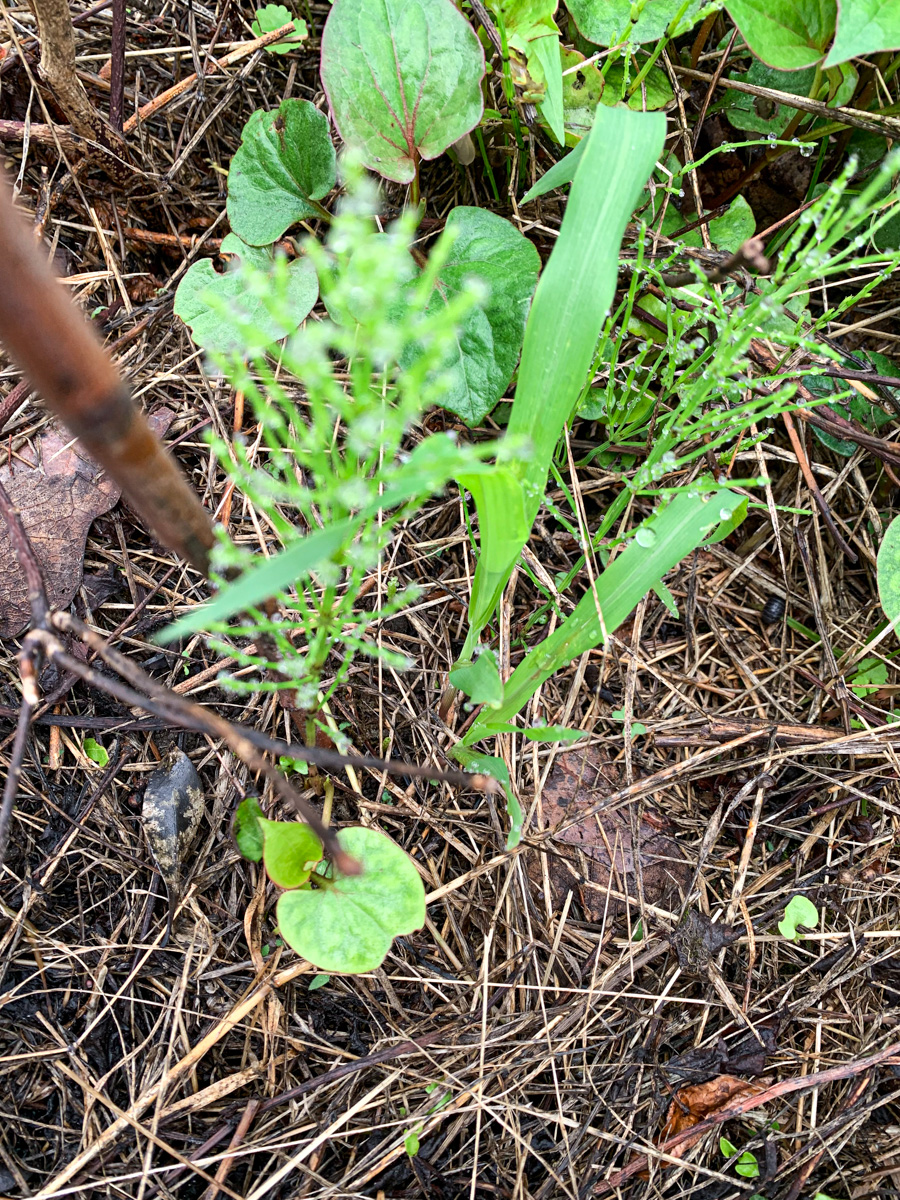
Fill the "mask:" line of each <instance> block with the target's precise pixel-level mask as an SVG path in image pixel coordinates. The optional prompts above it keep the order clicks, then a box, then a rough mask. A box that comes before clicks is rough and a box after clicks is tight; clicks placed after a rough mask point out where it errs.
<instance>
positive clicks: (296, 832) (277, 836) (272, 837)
mask: <svg viewBox="0 0 900 1200" xmlns="http://www.w3.org/2000/svg"><path fill="white" fill-rule="evenodd" d="M261 824H262V829H263V836H264V841H265V844H264V847H263V862H264V863H265V866H266V874H267V875H268V876H269V878H270V879H271V880H272V882H273V883H277V884H278V886H279V887H283V888H295V887H300V885H301V884H302V883H306V881H307V879H309V876H310V873H311V872H312V870H313V868H314V867H315V865H316V863H318V862H319V861H320V860H321V858H322V843H321V842H320V841H319V839H318V837H317V836H316V835H315V834H314V833H313V831H312V830H311V829H310V827H309V826H308V825H303V824H301V823H300V822H299V821H267V820H266V819H265V817H263V819H262V821H261Z"/></svg>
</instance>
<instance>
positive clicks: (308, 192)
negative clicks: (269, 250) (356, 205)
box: [226, 100, 336, 246]
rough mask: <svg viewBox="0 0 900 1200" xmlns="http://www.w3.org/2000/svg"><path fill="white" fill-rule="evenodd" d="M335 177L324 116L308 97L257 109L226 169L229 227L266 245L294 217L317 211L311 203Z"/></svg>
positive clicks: (246, 238) (299, 218)
mask: <svg viewBox="0 0 900 1200" xmlns="http://www.w3.org/2000/svg"><path fill="white" fill-rule="evenodd" d="M335 178H336V166H335V154H334V146H333V145H332V141H331V135H330V134H329V132H328V118H327V117H326V116H325V114H324V113H321V112H319V110H318V109H317V108H316V107H315V106H314V105H312V104H310V102H309V101H308V100H284V101H283V102H282V103H281V105H280V106H279V108H278V109H276V111H275V112H264V111H263V110H262V109H257V111H256V112H255V113H252V114H251V116H250V119H249V121H248V122H247V124H246V125H245V126H244V128H243V130H242V131H241V144H240V146H239V147H238V149H237V153H236V154H235V156H234V158H233V159H232V160H231V168H230V170H229V172H228V202H227V204H226V209H227V212H228V220H229V221H230V222H231V228H232V229H233V231H234V232H235V233H236V234H237V235H238V237H239V238H241V239H243V241H245V242H247V243H248V244H249V245H251V246H268V245H270V244H271V243H272V242H275V241H277V240H278V238H280V237H281V235H282V234H283V233H284V231H285V230H286V229H287V228H289V226H291V225H293V224H294V223H295V222H296V221H302V220H304V219H305V218H307V217H314V216H318V215H320V214H321V211H322V209H321V206H320V205H318V204H317V203H315V202H316V201H318V200H321V199H322V197H323V196H327V195H328V193H329V192H330V191H331V189H332V188H333V187H334V181H335Z"/></svg>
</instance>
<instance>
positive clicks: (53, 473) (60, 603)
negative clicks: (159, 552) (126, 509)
mask: <svg viewBox="0 0 900 1200" xmlns="http://www.w3.org/2000/svg"><path fill="white" fill-rule="evenodd" d="M174 418H175V413H174V412H172V410H171V409H168V408H161V409H159V410H158V411H157V412H155V413H153V414H152V416H150V417H149V418H148V420H149V422H150V424H151V426H152V427H153V429H154V431H155V432H156V433H157V434H159V435H160V436H162V435H163V434H164V433H165V432H166V430H167V429H168V428H169V426H170V425H171V423H172V421H173V420H174ZM23 460H24V461H23ZM0 483H2V484H3V486H4V487H5V488H6V490H7V492H8V493H9V496H10V499H11V500H12V502H13V504H14V505H15V506H16V508H17V509H18V510H19V513H20V515H21V517H22V523H23V524H24V526H25V531H26V533H27V534H28V536H29V538H30V539H31V544H32V545H33V546H34V551H35V554H36V555H37V559H38V562H39V564H40V567H41V571H42V572H43V576H44V582H45V584H46V587H47V598H48V600H49V602H50V604H51V605H53V606H54V607H56V608H65V607H66V606H67V605H68V604H69V603H70V601H71V600H72V597H73V596H74V595H75V593H76V592H77V591H78V587H79V585H80V583H81V576H82V571H83V568H84V547H85V543H86V541H87V535H88V530H89V529H90V527H91V524H92V522H93V521H94V520H95V519H96V518H97V517H99V516H101V515H102V514H103V513H105V512H109V510H110V509H111V508H112V507H113V505H114V504H115V503H116V501H117V500H118V499H119V496H120V494H121V493H120V489H119V488H118V487H117V486H116V485H115V484H114V483H113V482H112V480H110V479H107V478H106V476H105V475H104V474H103V473H102V470H101V468H100V467H99V466H98V465H97V464H96V463H95V462H94V461H93V459H91V458H89V457H88V456H87V454H85V452H84V451H83V450H82V449H81V446H80V445H79V444H78V443H77V442H75V441H73V439H72V438H71V437H70V436H69V435H68V433H66V432H65V430H64V429H63V428H62V427H61V426H59V425H58V424H57V423H56V422H55V421H54V422H51V423H50V424H49V425H48V426H47V428H46V429H45V431H44V433H42V434H41V436H40V437H39V438H37V439H36V441H35V443H34V447H33V448H32V446H23V447H22V449H21V450H20V451H19V453H18V454H17V455H16V456H15V457H12V458H10V460H9V461H8V462H6V463H5V464H4V465H3V466H0ZM30 617H31V610H30V608H29V606H28V595H27V592H26V589H25V579H24V577H23V575H22V571H21V568H20V567H19V563H18V560H17V559H16V555H15V551H14V550H13V548H12V544H11V542H10V538H9V530H8V529H7V528H6V526H5V524H3V523H0V637H2V638H8V637H15V636H16V634H18V633H21V632H22V630H23V629H24V628H25V627H26V625H27V624H28V621H29V619H30Z"/></svg>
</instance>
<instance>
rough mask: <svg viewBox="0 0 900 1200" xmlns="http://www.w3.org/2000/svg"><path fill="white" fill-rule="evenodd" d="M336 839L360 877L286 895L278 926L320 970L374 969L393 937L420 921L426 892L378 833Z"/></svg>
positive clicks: (405, 859)
mask: <svg viewBox="0 0 900 1200" xmlns="http://www.w3.org/2000/svg"><path fill="white" fill-rule="evenodd" d="M338 841H339V842H340V844H341V848H342V849H343V850H345V851H346V852H347V853H348V854H350V855H352V856H353V857H354V858H355V859H356V860H357V862H359V864H360V866H361V867H362V872H361V874H359V875H354V876H348V875H341V876H338V877H337V878H335V879H331V880H326V881H323V884H322V886H321V887H318V888H316V889H315V890H312V889H309V890H307V889H305V888H304V889H299V890H297V891H292V892H285V893H284V895H282V896H281V898H280V899H279V901H278V908H277V916H278V927H279V930H280V931H281V935H282V937H283V938H284V940H285V941H286V942H287V943H288V945H289V946H291V947H292V948H293V949H294V950H296V951H297V953H298V954H300V955H302V956H303V958H306V959H308V960H309V961H310V962H311V963H313V964H314V965H315V966H316V967H318V968H319V969H320V970H322V971H332V972H333V971H342V972H344V973H347V974H357V973H358V972H360V971H373V970H374V969H375V968H376V967H379V966H380V965H381V963H382V962H383V961H384V957H385V955H386V954H387V952H388V950H389V949H390V948H391V942H392V941H393V939H394V938H395V937H397V936H398V935H399V934H404V933H412V931H413V930H414V929H419V928H421V926H422V925H423V924H424V923H425V889H424V888H423V886H422V880H421V879H420V877H419V872H418V871H417V870H416V868H415V865H414V864H413V861H412V859H411V858H410V857H409V855H408V854H406V853H405V852H404V851H403V850H401V848H400V847H399V846H398V845H397V844H396V842H392V841H391V839H390V838H389V837H387V835H386V834H383V833H380V832H379V831H378V830H377V829H364V828H362V827H355V828H352V829H342V830H341V832H340V833H339V834H338Z"/></svg>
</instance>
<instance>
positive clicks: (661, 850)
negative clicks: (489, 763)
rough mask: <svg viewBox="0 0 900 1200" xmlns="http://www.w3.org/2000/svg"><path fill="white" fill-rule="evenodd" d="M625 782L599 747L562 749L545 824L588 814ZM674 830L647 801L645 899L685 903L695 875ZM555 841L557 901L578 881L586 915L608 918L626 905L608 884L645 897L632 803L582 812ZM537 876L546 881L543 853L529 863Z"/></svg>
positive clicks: (551, 864) (548, 788)
mask: <svg viewBox="0 0 900 1200" xmlns="http://www.w3.org/2000/svg"><path fill="white" fill-rule="evenodd" d="M622 785H623V780H622V776H621V773H620V771H619V769H618V767H617V766H615V765H614V764H612V763H610V762H608V761H607V760H606V759H604V758H603V757H602V756H601V755H600V753H598V751H596V750H591V751H588V752H587V753H585V752H583V751H580V752H579V751H569V752H568V753H566V754H561V755H560V756H559V757H558V758H557V760H556V765H555V767H554V768H553V770H552V771H551V772H550V777H549V778H548V780H547V783H546V785H545V787H544V790H543V792H542V795H541V800H542V807H543V828H544V829H556V828H557V827H559V826H561V825H562V824H564V823H567V822H568V821H570V820H571V819H572V818H573V817H575V818H578V817H580V814H582V813H586V812H588V811H589V810H590V809H591V808H593V807H594V806H595V805H596V804H598V803H599V802H600V801H602V800H603V798H604V796H610V795H612V793H613V792H616V791H618V790H619V789H620V788H621V787H622ZM667 830H668V822H667V821H666V819H665V817H664V816H663V815H662V814H661V813H660V812H659V811H658V810H657V809H655V808H653V807H651V806H650V805H649V804H647V805H645V807H644V811H643V814H642V817H641V825H640V831H639V834H640V846H639V861H640V867H641V875H642V880H643V888H644V898H645V900H646V901H647V902H649V903H650V904H655V905H658V906H660V907H664V906H666V905H667V904H669V903H670V902H677V900H678V899H679V896H680V889H682V888H684V887H686V886H687V884H688V882H689V880H690V868H689V866H688V864H687V862H686V861H685V858H684V855H683V854H682V852H681V849H680V847H679V845H678V843H677V842H676V841H675V839H674V838H673V837H671V836H670V835H669V833H668V832H667ZM551 846H552V847H554V848H555V850H556V853H554V854H552V855H548V859H547V865H548V874H549V878H550V888H551V891H552V893H553V903H554V906H555V907H557V908H558V907H559V906H560V905H561V904H562V903H563V902H564V900H565V897H566V893H567V892H568V891H569V890H570V889H572V888H573V887H574V888H577V890H578V894H579V896H580V898H581V905H582V908H583V910H584V915H585V917H586V918H587V919H588V920H589V921H600V920H602V919H603V915H604V913H606V914H607V915H608V916H619V915H621V914H622V913H623V912H624V911H625V905H624V904H623V903H622V902H621V901H619V900H617V899H614V898H612V897H608V896H607V889H608V888H612V889H613V890H615V891H618V892H622V893H624V894H626V895H628V896H631V897H634V898H635V899H637V895H638V891H637V881H636V879H635V854H634V845H633V837H632V830H631V814H630V812H629V810H628V809H627V808H623V809H618V810H616V811H614V812H604V813H600V814H598V815H595V816H585V817H582V818H581V819H580V820H577V821H576V823H575V824H573V825H570V826H569V828H567V829H563V830H561V831H560V832H559V833H558V834H556V835H555V836H554V838H553V839H552V841H551ZM570 864H571V865H570ZM529 874H530V875H531V878H532V879H533V881H534V882H535V883H536V884H537V885H538V886H539V887H540V886H541V885H542V873H541V864H540V861H539V860H538V859H537V858H536V857H535V858H533V859H532V861H531V863H530V864H529Z"/></svg>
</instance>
